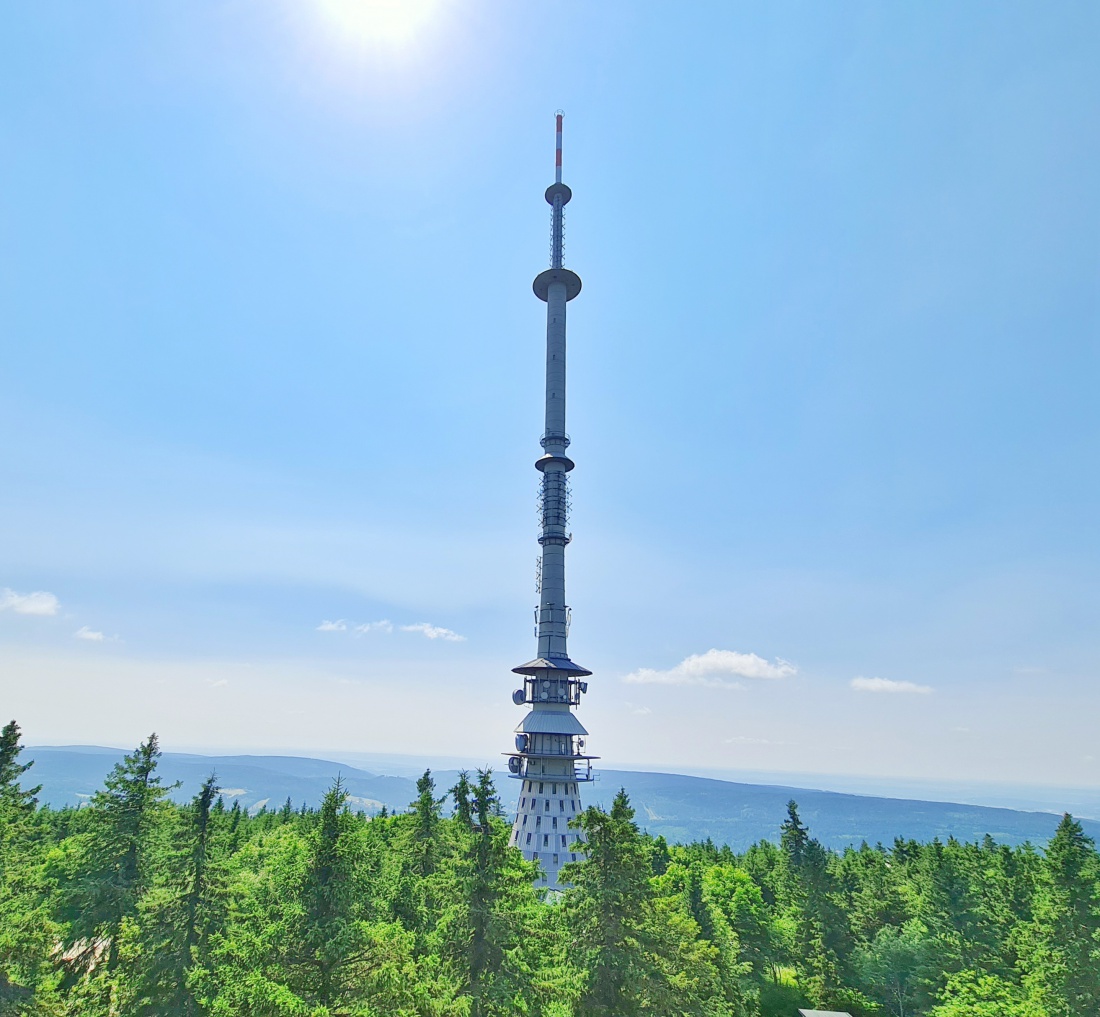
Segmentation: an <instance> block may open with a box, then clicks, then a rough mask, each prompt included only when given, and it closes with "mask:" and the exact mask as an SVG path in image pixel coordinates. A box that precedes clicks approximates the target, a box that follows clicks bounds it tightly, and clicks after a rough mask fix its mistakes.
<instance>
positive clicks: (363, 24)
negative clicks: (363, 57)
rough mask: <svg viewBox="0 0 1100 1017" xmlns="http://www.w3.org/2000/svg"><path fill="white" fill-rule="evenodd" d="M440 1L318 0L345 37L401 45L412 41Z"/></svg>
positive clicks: (358, 40) (327, 15) (356, 40)
mask: <svg viewBox="0 0 1100 1017" xmlns="http://www.w3.org/2000/svg"><path fill="white" fill-rule="evenodd" d="M439 2H440V0H318V3H319V6H320V8H321V11H322V13H323V14H324V15H325V17H326V18H327V19H328V20H329V21H330V22H331V24H332V25H333V27H335V28H336V29H337V30H338V31H339V32H340V33H341V35H343V36H344V37H345V38H347V39H349V40H351V41H355V42H361V43H367V44H373V45H383V46H393V47H399V46H402V45H404V44H405V43H407V42H409V41H411V40H412V38H413V37H414V36H415V35H416V34H417V32H418V31H419V30H420V29H421V28H422V27H424V26H425V25H426V24H427V23H428V22H429V21H430V20H431V18H432V15H434V14H435V13H436V12H437V11H438V9H439Z"/></svg>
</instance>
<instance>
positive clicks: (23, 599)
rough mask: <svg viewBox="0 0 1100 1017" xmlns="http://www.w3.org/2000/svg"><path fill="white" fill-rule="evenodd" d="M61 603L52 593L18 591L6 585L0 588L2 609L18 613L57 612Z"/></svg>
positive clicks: (46, 613)
mask: <svg viewBox="0 0 1100 1017" xmlns="http://www.w3.org/2000/svg"><path fill="white" fill-rule="evenodd" d="M60 606H61V604H60V602H59V601H58V599H57V597H55V596H54V595H53V594H52V593H46V591H45V590H35V591H34V593H16V592H15V590H11V589H8V587H6V586H5V587H4V588H3V589H0V611H14V612H15V613H16V614H37V615H54V614H57V611H58V609H59V608H60Z"/></svg>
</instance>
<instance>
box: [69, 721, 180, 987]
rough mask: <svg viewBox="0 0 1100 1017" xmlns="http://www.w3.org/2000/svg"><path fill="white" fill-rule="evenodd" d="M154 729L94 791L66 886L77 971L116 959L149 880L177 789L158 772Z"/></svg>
mask: <svg viewBox="0 0 1100 1017" xmlns="http://www.w3.org/2000/svg"><path fill="white" fill-rule="evenodd" d="M159 758H160V749H159V747H158V744H157V736H156V734H152V735H150V736H149V738H148V739H147V740H146V741H144V742H142V743H141V745H139V746H138V748H137V749H136V750H135V751H134V752H132V753H130V754H129V755H127V756H125V757H124V759H123V761H122V762H120V763H116V764H115V766H114V768H113V769H112V770H111V772H110V773H109V774H108V775H107V779H106V781H105V786H104V788H103V790H101V791H97V792H96V793H95V795H94V796H93V797H92V803H91V823H90V829H89V830H88V833H87V834H84V835H81V843H80V845H79V848H78V856H79V857H78V862H77V866H76V872H75V874H74V875H75V878H74V879H73V880H72V882H71V883H70V884H69V885H68V886H67V887H66V888H65V898H66V908H65V917H67V918H68V919H69V922H70V936H71V939H72V945H71V947H70V949H69V956H70V957H71V958H72V962H73V967H74V968H75V969H76V970H78V971H87V970H90V969H91V968H92V967H93V966H94V965H97V964H99V963H102V966H103V967H104V969H105V971H106V973H107V974H110V973H112V972H113V971H114V969H115V968H116V967H117V965H118V959H119V934H120V932H121V931H122V925H123V922H124V921H125V920H126V919H129V918H133V917H134V916H135V915H136V912H137V905H138V901H139V900H140V899H141V895H142V893H143V892H144V890H145V889H146V887H147V886H148V885H149V883H150V881H151V876H152V873H151V871H150V865H149V863H150V852H151V848H152V845H153V838H154V835H155V833H156V829H157V825H158V824H159V823H160V822H161V820H162V818H163V816H164V814H165V800H166V798H167V796H168V793H169V792H170V791H171V790H172V789H173V788H174V787H175V785H173V786H172V787H165V786H164V785H163V784H162V783H161V779H160V778H159V777H157V776H156V768H157V760H158V759H159Z"/></svg>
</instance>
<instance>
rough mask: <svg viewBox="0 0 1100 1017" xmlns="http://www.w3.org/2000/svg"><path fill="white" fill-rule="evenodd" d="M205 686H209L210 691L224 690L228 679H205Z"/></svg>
mask: <svg viewBox="0 0 1100 1017" xmlns="http://www.w3.org/2000/svg"><path fill="white" fill-rule="evenodd" d="M206 684H207V685H209V686H210V687H211V688H212V689H223V688H225V686H226V685H228V684H229V679H228V678H218V679H217V680H216V681H215V680H214V679H213V678H207V679H206Z"/></svg>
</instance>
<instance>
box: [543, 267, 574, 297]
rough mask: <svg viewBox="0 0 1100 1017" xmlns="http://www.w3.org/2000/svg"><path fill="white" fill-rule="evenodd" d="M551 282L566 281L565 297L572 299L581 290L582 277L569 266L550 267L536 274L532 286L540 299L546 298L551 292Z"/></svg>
mask: <svg viewBox="0 0 1100 1017" xmlns="http://www.w3.org/2000/svg"><path fill="white" fill-rule="evenodd" d="M551 283H565V299H566V300H572V299H573V298H574V297H575V296H576V295H577V294H578V293H580V291H581V277H580V276H579V275H577V273H576V272H570V271H569V269H567V268H548V269H547V270H546V271H545V272H540V273H539V274H538V275H537V276H535V281H534V282H533V283H532V284H531V288H532V289H533V290H534V291H535V296H536V297H538V298H539V300H546V299H547V297H548V296H549V294H550V284H551Z"/></svg>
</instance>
